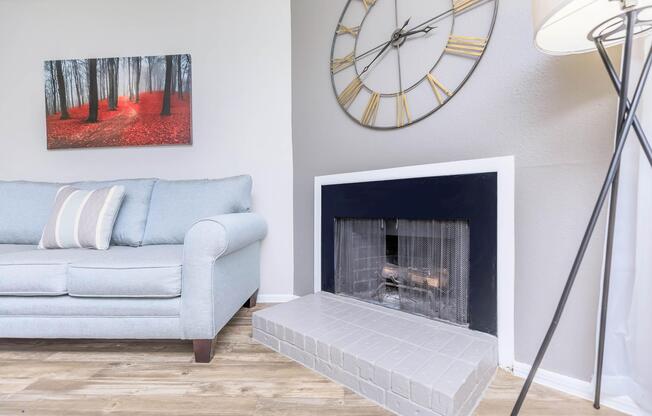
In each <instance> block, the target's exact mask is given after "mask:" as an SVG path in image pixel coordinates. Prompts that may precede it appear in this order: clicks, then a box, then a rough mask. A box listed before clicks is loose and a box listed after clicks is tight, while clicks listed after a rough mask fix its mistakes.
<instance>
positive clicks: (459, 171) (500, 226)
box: [314, 156, 515, 372]
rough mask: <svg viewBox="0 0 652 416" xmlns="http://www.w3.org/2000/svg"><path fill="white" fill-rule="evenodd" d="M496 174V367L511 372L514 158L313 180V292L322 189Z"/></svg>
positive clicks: (318, 285)
mask: <svg viewBox="0 0 652 416" xmlns="http://www.w3.org/2000/svg"><path fill="white" fill-rule="evenodd" d="M493 172H495V173H496V174H497V179H498V180H497V185H498V189H497V199H498V207H497V208H498V210H497V269H496V272H497V286H498V287H497V294H498V299H497V305H498V364H499V366H500V367H501V368H504V369H506V370H508V371H510V372H512V371H513V369H514V279H515V161H514V156H502V157H495V158H487V159H475V160H465V161H458V162H445V163H434V164H427V165H417V166H407V167H399V168H391V169H381V170H370V171H363V172H352V173H343V174H336V175H327V176H317V177H315V185H314V186H315V188H314V292H315V293H317V292H320V291H321V188H322V187H323V186H326V185H337V184H345V183H364V182H375V181H385V180H394V179H409V178H427V177H436V176H451V175H464V174H473V173H493Z"/></svg>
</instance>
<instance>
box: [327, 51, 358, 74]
mask: <svg viewBox="0 0 652 416" xmlns="http://www.w3.org/2000/svg"><path fill="white" fill-rule="evenodd" d="M353 62H355V56H354V52H351V53H350V54H348V55H346V56H345V57H344V58H335V59H333V61H332V62H331V71H332V72H333V74H337V73H338V72H340V71H341V70H343V69H346V68H348V67H350V66H351V65H353Z"/></svg>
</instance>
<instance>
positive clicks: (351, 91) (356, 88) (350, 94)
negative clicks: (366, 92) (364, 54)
mask: <svg viewBox="0 0 652 416" xmlns="http://www.w3.org/2000/svg"><path fill="white" fill-rule="evenodd" d="M361 89H362V81H361V80H360V78H358V77H355V78H353V81H351V83H350V84H349V85H348V86H347V87H346V88H344V90H343V91H342V92H341V93H340V95H339V96H338V97H337V102H338V103H340V105H341V106H342V107H344V108H349V106H350V105H351V103H352V102H353V100H355V97H357V96H358V94H359V93H360V90H361Z"/></svg>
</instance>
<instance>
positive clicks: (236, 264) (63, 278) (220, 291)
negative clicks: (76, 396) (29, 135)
mask: <svg viewBox="0 0 652 416" xmlns="http://www.w3.org/2000/svg"><path fill="white" fill-rule="evenodd" d="M113 184H120V185H123V186H124V187H125V188H126V197H125V200H124V202H123V205H122V207H121V209H120V212H119V215H118V218H117V220H116V224H115V227H114V232H113V237H112V241H111V248H110V249H109V250H107V251H96V250H85V249H67V250H41V249H38V248H36V245H37V244H38V242H39V239H40V237H41V233H42V231H43V227H44V226H45V223H46V222H47V219H48V217H49V215H50V211H51V208H52V203H53V201H54V196H55V194H56V192H57V190H58V189H59V187H60V186H62V184H53V183H35V182H0V338H103V339H187V340H193V345H194V351H195V359H196V361H197V362H208V361H210V359H211V357H212V347H213V339H214V338H215V336H216V334H217V333H218V332H219V331H220V330H221V329H222V327H224V325H225V324H226V323H227V322H228V321H229V320H230V319H231V318H232V317H233V315H234V314H235V313H236V312H237V311H238V310H239V309H240V308H241V307H242V306H243V305H244V306H253V305H255V301H256V294H257V292H258V288H259V283H260V277H259V276H260V275H259V269H260V244H261V240H262V239H263V238H264V237H265V234H266V232H267V226H266V223H265V221H264V220H263V218H262V217H261V216H259V215H257V214H253V213H251V212H250V209H251V186H252V184H251V178H250V177H249V176H238V177H233V178H226V179H221V180H191V181H166V180H159V179H134V180H120V181H108V182H81V183H74V184H73V185H74V186H76V187H79V188H95V187H105V186H109V185H113Z"/></svg>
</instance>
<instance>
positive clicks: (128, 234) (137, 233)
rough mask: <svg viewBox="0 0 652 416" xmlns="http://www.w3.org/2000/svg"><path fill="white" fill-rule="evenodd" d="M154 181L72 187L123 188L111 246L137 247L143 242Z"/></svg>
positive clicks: (84, 183) (129, 180)
mask: <svg viewBox="0 0 652 416" xmlns="http://www.w3.org/2000/svg"><path fill="white" fill-rule="evenodd" d="M155 182H156V179H125V180H117V181H103V182H78V183H74V184H73V186H74V187H76V188H79V189H99V188H107V187H111V186H123V187H124V188H125V198H124V201H123V202H122V207H121V208H120V212H119V213H118V219H117V220H116V222H115V226H114V227H113V236H112V238H111V245H114V246H132V247H138V246H140V245H141V244H142V242H143V235H144V234H145V224H147V212H148V211H149V201H150V199H151V198H152V189H153V188H154V183H155Z"/></svg>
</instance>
